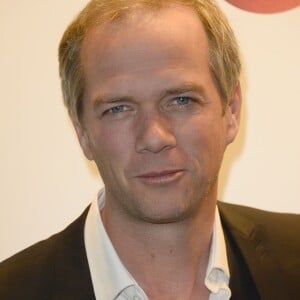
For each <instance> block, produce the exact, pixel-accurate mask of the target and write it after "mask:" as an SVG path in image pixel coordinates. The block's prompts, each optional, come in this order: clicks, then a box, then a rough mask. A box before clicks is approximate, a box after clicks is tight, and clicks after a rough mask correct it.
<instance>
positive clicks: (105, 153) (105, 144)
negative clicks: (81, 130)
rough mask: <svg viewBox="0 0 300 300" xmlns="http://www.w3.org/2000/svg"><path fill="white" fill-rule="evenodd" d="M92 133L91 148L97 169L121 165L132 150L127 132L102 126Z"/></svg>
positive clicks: (122, 129)
mask: <svg viewBox="0 0 300 300" xmlns="http://www.w3.org/2000/svg"><path fill="white" fill-rule="evenodd" d="M93 132H94V133H95V134H94V135H93V137H92V148H93V152H94V157H95V161H96V164H97V165H98V167H99V168H101V166H107V165H109V167H110V168H113V167H114V166H116V165H123V164H124V161H126V159H127V156H128V154H129V152H130V151H131V150H130V149H131V148H132V147H131V146H130V143H131V142H130V135H129V133H128V130H126V129H125V128H121V127H120V128H118V129H117V128H114V127H111V126H103V125H102V126H101V130H100V129H99V130H98V131H95V130H94V131H93ZM122 162H123V163H122Z"/></svg>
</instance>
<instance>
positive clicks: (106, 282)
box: [84, 190, 231, 300]
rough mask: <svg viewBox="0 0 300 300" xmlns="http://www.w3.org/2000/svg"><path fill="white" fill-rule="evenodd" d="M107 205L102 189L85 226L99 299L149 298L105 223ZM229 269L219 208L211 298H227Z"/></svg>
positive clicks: (209, 275)
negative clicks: (104, 213)
mask: <svg viewBox="0 0 300 300" xmlns="http://www.w3.org/2000/svg"><path fill="white" fill-rule="evenodd" d="M104 205H105V192H104V190H101V191H100V192H99V194H98V198H97V199H95V201H93V202H92V205H91V207H90V209H89V212H88V215H87V218H86V223H85V228H84V242H85V249H86V253H87V258H88V263H89V269H90V273H91V278H92V283H93V287H94V293H95V297H96V299H97V300H125V299H126V300H148V297H147V295H146V294H145V292H144V291H143V289H142V288H141V287H140V286H139V285H138V283H137V282H136V281H135V280H134V278H133V277H132V276H131V274H130V273H129V272H128V270H127V269H126V268H125V266H124V265H123V263H122V262H121V260H120V258H119V256H118V254H117V253H116V250H115V249H114V246H113V245H112V243H111V240H110V238H109V236H108V235H107V232H106V230H105V228H104V225H103V223H102V219H101V215H100V211H101V209H102V208H103V207H104ZM228 284H229V269H228V262H227V256H226V247H225V241H224V234H223V229H222V226H221V222H220V216H219V212H218V209H217V210H216V218H215V223H214V230H213V237H212V243H211V249H210V255H209V261H208V266H207V270H206V277H205V285H206V287H207V288H208V290H209V291H210V296H209V300H227V299H229V298H230V296H231V292H230V289H229V286H228Z"/></svg>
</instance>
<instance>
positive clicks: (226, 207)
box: [218, 202, 287, 299]
mask: <svg viewBox="0 0 300 300" xmlns="http://www.w3.org/2000/svg"><path fill="white" fill-rule="evenodd" d="M218 206H219V210H220V215H221V220H222V224H223V229H224V235H225V241H226V247H227V252H228V260H229V267H230V268H231V270H230V273H231V274H232V279H231V280H232V282H234V284H235V285H237V284H239V287H238V286H236V287H234V286H233V287H232V288H233V289H235V288H236V289H237V290H241V289H242V288H241V286H243V282H240V280H239V278H235V276H236V275H237V274H241V276H246V277H247V275H245V274H244V273H245V270H241V268H243V266H244V267H245V268H246V269H247V270H246V271H248V272H249V274H248V275H249V276H248V279H247V280H248V283H249V284H250V285H251V280H252V283H254V285H255V287H256V290H257V292H258V294H259V295H260V298H262V299H287V298H286V297H287V291H284V289H283V288H282V286H283V283H284V281H285V280H284V278H283V276H282V274H281V272H280V267H279V265H278V263H277V261H276V260H275V257H274V255H273V253H272V246H271V245H270V243H269V239H268V235H267V233H266V231H265V230H264V227H263V225H261V224H257V223H254V222H253V221H252V219H251V214H253V213H255V211H256V210H255V209H249V208H246V207H242V206H237V205H232V204H226V203H221V202H219V203H218ZM242 274H244V275H242ZM245 292H247V291H245ZM253 293H255V292H253ZM243 299H244V298H243ZM252 299H253V298H252Z"/></svg>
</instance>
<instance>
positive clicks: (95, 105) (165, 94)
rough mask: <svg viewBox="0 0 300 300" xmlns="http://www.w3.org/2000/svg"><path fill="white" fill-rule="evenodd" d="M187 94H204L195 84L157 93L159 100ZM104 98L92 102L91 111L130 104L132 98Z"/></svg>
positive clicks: (185, 84)
mask: <svg viewBox="0 0 300 300" xmlns="http://www.w3.org/2000/svg"><path fill="white" fill-rule="evenodd" d="M187 92H196V93H200V94H204V88H203V87H202V86H200V85H198V84H195V83H184V84H181V85H180V86H179V87H173V88H172V87H171V88H168V89H166V90H164V91H162V92H161V93H159V98H160V99H162V98H164V97H168V96H173V95H180V94H184V93H187ZM104 99H105V97H102V96H99V97H97V98H95V99H94V100H93V109H94V110H96V109H97V108H98V107H99V106H100V105H101V104H105V103H120V102H130V101H132V99H133V97H130V96H120V97H118V96H116V97H111V98H108V100H104Z"/></svg>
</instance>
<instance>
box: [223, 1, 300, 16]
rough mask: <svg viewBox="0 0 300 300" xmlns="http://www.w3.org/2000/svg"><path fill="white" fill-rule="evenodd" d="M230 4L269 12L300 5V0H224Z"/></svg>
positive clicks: (252, 10) (264, 12)
mask: <svg viewBox="0 0 300 300" xmlns="http://www.w3.org/2000/svg"><path fill="white" fill-rule="evenodd" d="M226 1H227V2H229V3H230V4H232V5H234V6H236V7H238V8H241V9H243V10H247V11H250V12H255V13H262V14H271V13H277V12H282V11H286V10H289V9H292V8H296V7H297V6H300V0H226Z"/></svg>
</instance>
